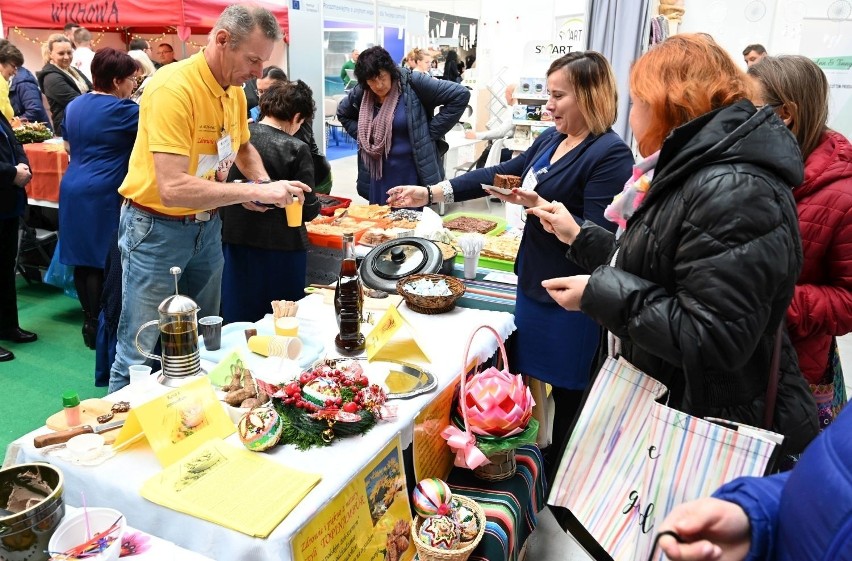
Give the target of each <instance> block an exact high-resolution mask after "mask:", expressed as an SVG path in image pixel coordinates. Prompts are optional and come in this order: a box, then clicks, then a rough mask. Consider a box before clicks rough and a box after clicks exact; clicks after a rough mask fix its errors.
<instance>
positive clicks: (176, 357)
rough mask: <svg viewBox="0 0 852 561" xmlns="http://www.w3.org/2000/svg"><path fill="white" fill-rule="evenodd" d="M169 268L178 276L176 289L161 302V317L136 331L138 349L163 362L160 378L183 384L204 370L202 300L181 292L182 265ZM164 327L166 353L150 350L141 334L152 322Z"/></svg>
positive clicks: (162, 342) (162, 336) (163, 349)
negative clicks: (200, 321)
mask: <svg viewBox="0 0 852 561" xmlns="http://www.w3.org/2000/svg"><path fill="white" fill-rule="evenodd" d="M169 272H170V273H171V274H172V275H174V277H175V293H174V295H172V296H169V297H168V298H166V299H165V300H163V302H162V303H161V304H160V306H159V307H158V308H157V311H158V312H159V313H160V319H158V320H156V319H155V320H151V321H149V322H147V323H145V324H143V325H142V327H140V328H139V331H137V332H136V349H137V350H138V351H139V352H140V353H142V354H143V355H144V356H145V357H147V358H150V359H152V360H159V361H161V363H162V365H163V371H162V375H161V376H160V378H159V381H160V383H161V384H163V385H165V386H179V385H181V384H183V383H184V382H186V381H187V378H189V377H190V376H195V375H197V374H200V373H201V356H200V355H199V353H198V304H196V303H195V301H194V300H193V299H192V298H188V297H186V296H183V295H181V294H178V275H180V273H181V268H180V267H172V268H171V269H169ZM155 324H157V325H159V327H160V347H161V353H162V356H161V357H158V356H156V355H153V354H151V353H149V352H146V351H145V350H144V349H142V347H141V346H140V345H139V334H140V333H142V330H144V329H145V328H146V327H149V326H151V325H155Z"/></svg>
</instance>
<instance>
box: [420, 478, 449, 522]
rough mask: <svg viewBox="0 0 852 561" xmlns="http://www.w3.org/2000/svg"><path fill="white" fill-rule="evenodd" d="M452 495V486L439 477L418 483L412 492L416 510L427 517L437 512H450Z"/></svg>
mask: <svg viewBox="0 0 852 561" xmlns="http://www.w3.org/2000/svg"><path fill="white" fill-rule="evenodd" d="M452 497H453V493H452V491H450V486H449V485H447V484H446V483H445V482H444V481H442V480H440V479H438V478H437V477H432V478H430V479H423V480H421V481H420V483H418V484H417V486H416V487H415V488H414V492H413V493H411V502H412V504H413V505H414V512H416V513H417V514H419V515H420V516H422V517H423V518H426V517H427V516H433V515H435V514H449V513H450V504H449V503H450V499H452Z"/></svg>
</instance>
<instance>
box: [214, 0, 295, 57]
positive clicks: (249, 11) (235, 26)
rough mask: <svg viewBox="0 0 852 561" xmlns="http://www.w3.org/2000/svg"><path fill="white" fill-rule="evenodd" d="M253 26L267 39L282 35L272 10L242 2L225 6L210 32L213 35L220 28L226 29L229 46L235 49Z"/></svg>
mask: <svg viewBox="0 0 852 561" xmlns="http://www.w3.org/2000/svg"><path fill="white" fill-rule="evenodd" d="M255 28H258V29H260V31H261V33H263V36H264V37H266V38H267V39H271V40H273V41H278V40H280V39H281V37H282V35H281V26H280V25H279V24H278V20H277V19H275V16H274V15H273V14H272V12H270V11H269V10H267V9H266V8H261V7H260V6H246V5H243V4H232V5H230V6H228V7H227V8H225V11H223V12H222V15H220V16H219V19H218V20H217V21H216V25H214V26H213V30H212V31H211V32H210V33H211V35H215V33H216V32H217V31H218V30H220V29H224V30H226V31H228V32H229V33H230V34H231V44H230V47H231V48H232V49H236V48H237V47H238V46H239V45H240V44H241V43H242V42H243V41H245V39H246V38H247V37H248V36H249V35H251V33H252V32H253V31H254V30H255Z"/></svg>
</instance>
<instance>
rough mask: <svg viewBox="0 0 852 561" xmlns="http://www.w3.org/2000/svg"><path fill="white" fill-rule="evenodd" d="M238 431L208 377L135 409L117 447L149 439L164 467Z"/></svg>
mask: <svg viewBox="0 0 852 561" xmlns="http://www.w3.org/2000/svg"><path fill="white" fill-rule="evenodd" d="M234 430H235V427H234V423H232V422H231V419H230V418H229V417H228V414H227V413H226V412H225V409H224V408H222V404H221V403H220V402H219V400H218V399H217V398H216V394H215V393H214V392H213V386H211V385H210V381H209V380H208V379H207V377H206V376H205V377H201V378H199V379H198V380H196V381H194V382H190V383H189V384H186V385H184V386H181V387H179V388H177V389H175V390H174V391H170V392H168V393H166V394H164V395H162V396H160V397H158V398H156V399H153V400H151V401H149V402H148V403H145V404H143V405H140V406H139V407H134V408H133V409H131V410H130V415H128V417H127V421H126V422H125V423H124V426H123V427H121V432H119V433H118V436H117V437H116V439H115V444H113V448H115V449H116V450H119V449H121V448H124V447H126V446H129V445H130V444H132V443H134V442H136V441H138V440H141V439H142V438H145V439H147V440H148V444H150V445H151V449H152V450H153V451H154V454H155V455H156V456H157V459H158V460H159V461H160V464H162V465H163V466H169V465H171V464H173V463H175V462H176V461H178V460H180V459H181V458H183V457H184V456H186V455H187V454H189V453H190V452H192V451H193V450H195V449H196V448H198V447H200V446H201V445H202V444H204V443H205V442H207V441H210V440H214V439H219V438H225V437H227V436H229V435H231V434H232V433H233V432H234Z"/></svg>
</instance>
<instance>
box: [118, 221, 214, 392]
mask: <svg viewBox="0 0 852 561" xmlns="http://www.w3.org/2000/svg"><path fill="white" fill-rule="evenodd" d="M118 234H119V238H118V246H119V249H120V250H121V266H122V268H123V271H122V277H121V288H122V294H121V306H122V307H121V319H120V320H119V322H118V343H117V345H116V352H115V362H114V363H113V365H112V369H111V371H110V376H109V391H110V393H112V392H114V391H116V390H119V389H121V388H123V387H124V386H126V385H127V384H128V383H129V374H128V370H127V369H128V367H129V366H130V365H131V364H143V363H145V362H149V363H150V362H151V361H150V360H148V359H147V358H146V357H145V356H144V355H142V354H141V353H140V352H139V351H138V350H137V349H136V332H137V330H138V329H139V327H141V326H142V324H144V323H145V322H147V321H150V320H155V319H158V318H159V313H158V311H157V308H158V307H159V305H160V304H161V303H162V301H163V300H165V299H166V298H168V297H169V296H171V295H173V294H174V293H175V282H174V277H172V275H171V274H170V273H169V269H170V268H172V267H175V266H177V267H180V268H181V269H182V270H183V272H182V273H181V275H180V280H179V282H178V288H179V291H180V294H183V295H185V296H188V297H189V298H192V299H193V300H195V302H196V304H198V306H199V308H200V309H199V311H198V316H199V317H203V316H209V315H219V303H220V300H221V294H222V267H223V266H224V262H225V259H224V257H223V256H222V220H221V219H220V218H219V215H218V214H217V215H215V216H214V217H212V218H211V219H210V220H209V221H207V222H195V221H193V220H190V219H185V220H170V219H167V218H162V217H157V216H152V215H150V214H148V213H147V212H144V211H142V210H139V209H137V208H134V207H132V206H124V207H122V209H121V218H120V220H119V228H118ZM158 336H159V330H158V329H157V328H156V326H151V327H149V328H147V329H145V330H144V331H143V332H142V333H141V334H140V335H139V344H140V346H141V347H142V348H143V349H144V350H146V351H148V352H152V351H153V349H154V347H155V346H156V344H157V338H158Z"/></svg>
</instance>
